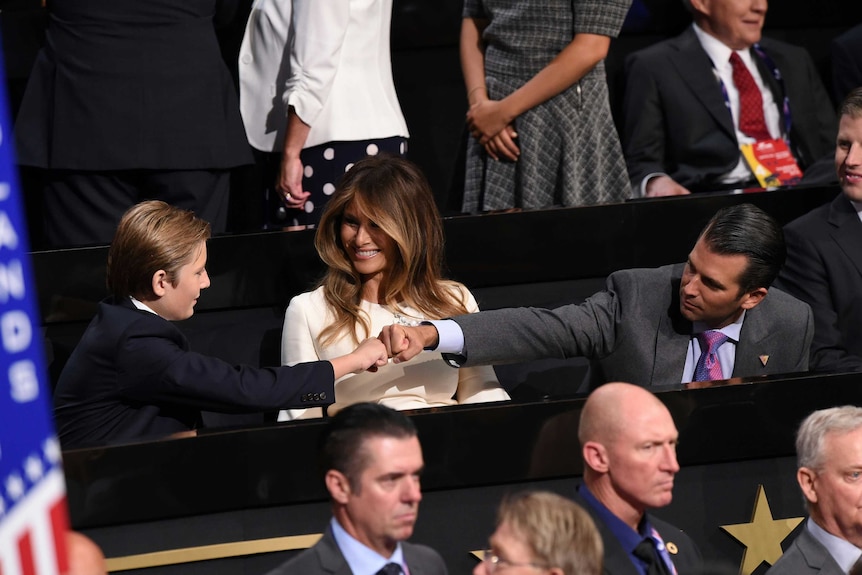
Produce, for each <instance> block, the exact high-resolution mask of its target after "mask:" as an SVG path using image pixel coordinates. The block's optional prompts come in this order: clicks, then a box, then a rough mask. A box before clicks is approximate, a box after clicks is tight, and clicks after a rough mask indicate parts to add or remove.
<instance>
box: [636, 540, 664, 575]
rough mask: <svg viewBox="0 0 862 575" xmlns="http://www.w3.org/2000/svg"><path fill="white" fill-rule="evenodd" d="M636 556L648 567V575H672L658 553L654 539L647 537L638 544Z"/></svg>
mask: <svg viewBox="0 0 862 575" xmlns="http://www.w3.org/2000/svg"><path fill="white" fill-rule="evenodd" d="M634 555H635V557H637V558H638V559H640V560H641V561H643V562H644V564H645V565H646V568H647V575H670V573H671V571H670V569H668V566H667V565H665V562H664V560H663V559H662V558H661V557H659V556H658V554H657V553H656V548H655V541H654V540H653V538H652V537H645V538H644V539H643V540H642V541H641V542H640V543H638V546H637V547H635V550H634Z"/></svg>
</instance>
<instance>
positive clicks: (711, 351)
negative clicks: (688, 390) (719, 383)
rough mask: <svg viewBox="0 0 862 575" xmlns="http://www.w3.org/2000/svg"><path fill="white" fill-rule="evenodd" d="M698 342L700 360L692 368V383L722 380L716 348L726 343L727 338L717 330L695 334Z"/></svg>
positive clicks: (722, 375)
mask: <svg viewBox="0 0 862 575" xmlns="http://www.w3.org/2000/svg"><path fill="white" fill-rule="evenodd" d="M697 341H699V342H700V358H699V359H698V360H697V365H696V366H695V368H694V378H693V379H692V381H715V380H716V379H724V374H723V373H722V372H721V363H720V362H719V361H718V348H719V347H721V345H722V344H723V343H724V342H726V341H727V336H726V335H724V334H723V333H721V332H720V331H717V330H711V331H705V332H703V333H699V334H697Z"/></svg>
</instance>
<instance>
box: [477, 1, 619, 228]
mask: <svg viewBox="0 0 862 575" xmlns="http://www.w3.org/2000/svg"><path fill="white" fill-rule="evenodd" d="M630 4H631V0H613V1H608V0H605V1H596V0H578V1H576V2H569V1H563V0H553V1H550V2H549V1H547V0H529V1H525V2H517V3H515V2H509V1H505V2H503V1H500V0H467V1H466V2H465V5H464V19H463V21H462V25H461V66H462V68H463V72H464V80H465V83H466V86H467V99H468V101H469V104H470V110H469V111H468V113H467V124H468V126H469V130H470V134H471V135H472V138H470V139H469V141H468V144H467V170H466V181H465V185H464V204H463V210H464V211H465V212H477V211H485V210H500V209H507V208H525V209H537V208H544V207H549V206H553V205H564V206H579V205H589V204H598V203H605V202H615V201H623V200H626V199H628V198H629V196H630V195H631V190H630V188H629V182H628V178H627V177H626V165H625V161H624V160H623V155H622V149H621V146H620V141H619V136H618V135H617V132H616V128H615V127H614V123H613V119H612V117H611V111H610V103H609V100H608V85H607V78H606V76H605V66H604V58H605V56H606V55H607V53H608V47H609V46H610V42H611V37H615V36H616V35H617V34H619V31H620V28H621V27H622V23H623V20H624V19H625V16H626V12H628V9H629V6H630Z"/></svg>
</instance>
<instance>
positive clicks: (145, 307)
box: [129, 296, 159, 315]
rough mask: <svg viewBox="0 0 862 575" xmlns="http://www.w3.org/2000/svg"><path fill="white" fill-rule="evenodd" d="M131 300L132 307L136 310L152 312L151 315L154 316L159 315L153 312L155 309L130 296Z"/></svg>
mask: <svg viewBox="0 0 862 575" xmlns="http://www.w3.org/2000/svg"><path fill="white" fill-rule="evenodd" d="M129 299H130V300H132V305H134V306H135V307H136V308H138V309H139V310H142V311H148V312H150V313H151V314H153V315H159V314H157V313H156V312H155V311H154V310H153V308H151V307H150V306H148V305H147V304H145V303H144V302H142V301H139V300H137V299H135V298H133V297H132V296H129Z"/></svg>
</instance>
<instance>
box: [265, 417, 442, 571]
mask: <svg viewBox="0 0 862 575" xmlns="http://www.w3.org/2000/svg"><path fill="white" fill-rule="evenodd" d="M321 463H322V469H323V473H324V481H325V482H326V489H327V490H328V491H329V496H330V499H331V501H332V520H331V521H330V522H329V525H328V526H327V528H326V531H325V532H324V533H323V537H322V538H321V539H320V541H318V542H317V543H316V544H315V545H314V547H311V548H310V549H307V550H305V551H303V552H302V553H300V554H299V555H297V556H296V557H294V558H293V559H291V560H289V561H288V562H287V563H284V564H283V565H281V566H279V567H278V568H276V569H274V570H272V571H270V572H269V575H360V574H367V573H374V574H376V575H447V570H446V565H445V564H444V563H443V559H442V558H441V557H440V555H439V554H438V553H437V552H436V551H434V550H433V549H431V548H430V547H425V546H424V545H416V544H412V543H407V542H406V541H405V539H407V538H409V537H410V536H411V535H412V534H413V525H414V523H416V517H417V515H418V513H419V502H420V501H421V500H422V490H421V488H420V486H419V476H420V475H421V474H422V468H423V466H424V463H423V460H422V447H421V446H420V445H419V438H418V437H417V435H416V427H415V426H414V425H413V422H412V421H411V420H410V418H408V417H407V416H406V415H404V414H402V413H400V412H398V411H395V410H393V409H392V408H389V407H386V406H383V405H379V404H376V403H355V404H353V405H350V406H348V407H345V408H344V409H342V410H341V411H339V412H338V414H336V415H335V417H333V418H332V420H331V421H330V424H329V428H328V429H327V432H326V434H325V436H324V441H323V446H322V449H321Z"/></svg>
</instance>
